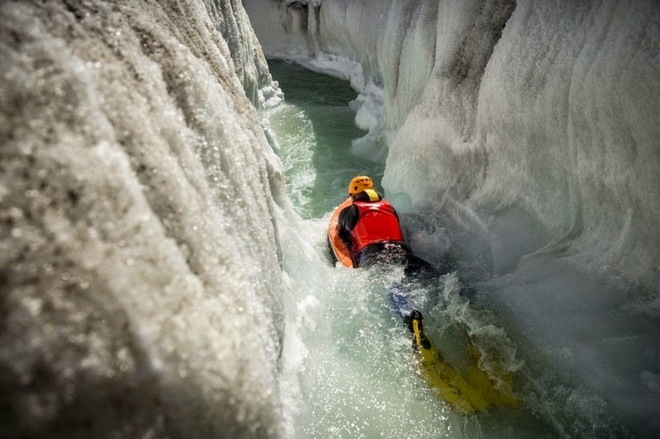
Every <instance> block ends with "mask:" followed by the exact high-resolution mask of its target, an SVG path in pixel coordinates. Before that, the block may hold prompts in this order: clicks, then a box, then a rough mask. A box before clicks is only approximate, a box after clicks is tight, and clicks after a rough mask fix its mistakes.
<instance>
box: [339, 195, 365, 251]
mask: <svg viewBox="0 0 660 439" xmlns="http://www.w3.org/2000/svg"><path fill="white" fill-rule="evenodd" d="M359 215H360V213H359V211H358V209H357V207H355V206H353V205H351V206H348V207H346V208H344V209H343V210H342V211H341V212H339V216H338V218H337V228H338V230H337V232H338V233H337V235H338V236H339V239H341V240H342V241H343V242H344V244H346V246H347V247H348V248H349V250H352V248H353V242H352V241H351V233H350V232H351V230H353V228H354V227H355V225H356V224H357V221H358V217H359Z"/></svg>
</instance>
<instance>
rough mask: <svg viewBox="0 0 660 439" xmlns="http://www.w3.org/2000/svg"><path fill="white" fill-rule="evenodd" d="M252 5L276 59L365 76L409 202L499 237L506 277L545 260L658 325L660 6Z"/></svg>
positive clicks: (393, 175)
mask: <svg viewBox="0 0 660 439" xmlns="http://www.w3.org/2000/svg"><path fill="white" fill-rule="evenodd" d="M245 3H246V9H247V10H248V12H249V13H250V16H251V20H252V22H253V24H254V26H255V29H256V30H257V33H258V34H259V36H260V40H261V41H262V44H263V46H264V50H265V51H266V53H267V54H268V55H269V56H274V57H288V58H294V59H295V58H298V59H299V60H300V61H301V62H303V63H306V64H307V65H309V66H312V67H313V66H314V65H315V64H316V65H318V63H319V62H320V60H321V59H322V58H324V59H326V60H327V59H328V58H329V57H330V55H334V56H338V57H345V58H348V59H352V60H354V61H357V62H359V63H360V64H361V66H362V74H363V77H362V79H361V84H358V88H360V87H362V89H361V90H362V91H365V93H363V96H362V97H361V99H359V100H358V102H357V103H358V104H363V103H367V105H363V106H362V108H361V110H364V109H366V108H368V107H369V103H374V102H376V104H378V102H377V101H378V100H380V101H382V109H381V110H380V113H382V116H380V120H379V121H372V122H371V124H372V125H373V126H377V128H378V132H377V133H374V132H373V130H372V132H370V135H379V136H380V137H381V138H382V139H384V140H385V142H384V143H385V144H387V145H389V152H388V155H387V170H386V172H385V177H384V181H383V185H384V186H385V188H386V189H387V191H388V195H389V196H390V197H391V198H393V199H395V200H396V201H397V203H398V205H399V206H401V207H404V206H407V207H408V208H410V209H411V210H412V209H414V210H424V211H429V210H431V211H436V210H439V209H442V210H444V211H449V212H450V213H451V214H452V215H453V216H454V217H455V219H456V220H457V221H458V222H459V223H462V225H463V226H464V227H466V228H468V229H471V231H472V232H473V233H474V234H475V235H480V236H487V238H484V239H485V240H486V241H488V243H487V245H488V246H489V247H490V251H491V252H492V255H493V261H492V264H493V267H494V269H495V270H496V271H497V272H500V273H502V272H506V271H510V270H512V269H513V268H515V266H516V265H517V263H518V261H519V259H520V257H521V256H523V255H525V254H529V253H532V252H534V251H537V250H540V249H542V248H543V249H544V251H550V252H554V253H555V254H557V255H562V256H568V257H570V259H571V261H572V263H573V264H574V265H575V266H579V267H580V269H582V270H584V271H586V272H590V273H596V274H598V275H602V276H604V277H606V278H608V279H609V280H610V281H614V282H620V283H621V285H623V286H624V288H626V289H634V290H636V291H638V292H646V293H649V294H650V296H648V297H650V302H648V303H647V305H649V306H650V307H651V308H650V311H649V312H650V313H652V314H657V313H658V301H657V297H658V295H657V285H658V284H659V281H660V278H659V272H658V269H657V267H658V263H659V262H660V231H659V230H658V226H657V221H656V220H655V218H657V217H658V214H660V197H659V196H658V190H657V188H658V187H660V148H659V147H658V145H659V143H658V142H659V139H660V129H659V127H658V124H657V123H656V120H657V117H658V114H660V99H658V90H659V89H660V80H659V79H658V78H660V75H658V71H659V67H660V66H659V62H660V61H659V58H658V46H659V39H660V36H659V35H660V31H659V26H660V25H659V23H660V8H658V6H657V2H654V1H651V0H646V1H639V2H629V1H615V0H610V1H605V2H596V1H590V2H581V3H579V4H578V3H575V2H569V1H556V2H545V1H532V0H530V1H518V2H516V1H512V0H498V1H483V0H471V1H462V2H453V1H440V2H431V1H407V2H399V1H388V0H382V1H359V0H358V1H350V2H346V1H333V0H325V1H323V2H321V3H319V2H307V1H287V2H280V3H281V4H280V5H279V6H278V4H277V3H275V2H260V1H258V0H246V2H245ZM269 8H270V9H269ZM264 11H271V12H268V13H264ZM272 11H276V12H272ZM273 16H280V17H282V18H281V19H280V21H279V23H273V22H272V17H273ZM261 17H271V25H270V26H268V27H264V26H263V24H261V21H262V20H263V18H261ZM312 21H316V22H317V24H315V25H314V26H310V25H309V23H310V22H312ZM310 29H312V30H313V33H312V32H311V31H310ZM304 54H307V58H308V59H302V58H304V56H303V55H304ZM330 72H332V71H330ZM370 86H375V87H376V88H378V89H379V90H381V94H380V95H379V94H378V93H370V92H369V90H370V88H369V87H370ZM376 106H377V105H376ZM369 112H370V113H371V114H376V115H377V116H378V111H373V110H369ZM360 117H361V113H360V112H359V113H358V122H359V121H360ZM362 119H363V120H365V119H364V118H362ZM374 156H378V154H376V153H374ZM474 212H477V213H478V215H475V214H474ZM650 292H654V293H650ZM643 294H645V293H642V295H643ZM645 306H646V305H645Z"/></svg>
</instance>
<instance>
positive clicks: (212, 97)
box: [0, 0, 287, 438]
mask: <svg viewBox="0 0 660 439" xmlns="http://www.w3.org/2000/svg"><path fill="white" fill-rule="evenodd" d="M0 57H1V58H2V62H1V63H0V75H1V78H2V80H0V169H1V172H0V288H1V291H0V293H1V294H0V315H1V317H0V383H1V384H0V385H1V386H2V390H1V391H0V407H1V410H0V430H2V436H3V437H28V436H29V437H67V438H71V437H101V438H102V437H277V436H278V435H279V434H280V433H281V427H280V419H279V418H280V407H279V397H278V388H277V382H276V373H277V367H278V366H277V365H278V361H279V360H278V358H279V354H280V349H281V344H280V339H281V337H282V327H283V320H282V315H281V309H282V304H281V297H280V296H281V294H282V288H283V285H282V267H281V257H280V248H279V242H280V240H279V233H280V231H281V229H282V228H283V227H285V224H286V221H284V220H283V216H284V215H286V212H287V210H286V208H283V207H282V206H283V205H285V204H286V196H285V194H284V185H283V183H282V175H281V171H280V164H279V160H278V159H277V158H276V157H275V156H274V154H273V152H272V150H271V147H270V145H269V144H268V141H267V139H266V136H265V135H264V132H263V130H262V126H261V122H262V121H261V116H260V115H259V113H258V112H257V110H256V109H255V105H256V106H260V105H266V102H267V100H268V99H269V98H272V97H275V98H276V97H277V96H276V95H277V90H276V88H274V87H271V84H270V76H269V74H268V72H267V70H266V68H265V65H266V64H265V61H264V58H263V55H262V53H261V50H260V48H259V46H258V44H257V43H256V40H255V38H254V34H253V33H252V31H251V28H250V26H249V23H247V21H246V16H245V12H244V11H243V9H242V6H241V4H240V2H237V1H229V0H227V1H220V0H218V1H212V0H208V1H194V0H180V1H173V2H171V1H156V0H135V1H132V0H129V1H123V2H105V1H75V0H74V1H66V2H59V1H58V2H32V1H11V2H2V3H1V4H0ZM253 104H254V105H253ZM278 203H279V204H278Z"/></svg>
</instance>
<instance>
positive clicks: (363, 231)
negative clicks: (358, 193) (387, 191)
mask: <svg viewBox="0 0 660 439" xmlns="http://www.w3.org/2000/svg"><path fill="white" fill-rule="evenodd" d="M353 205H354V206H355V207H357V208H358V212H359V214H360V215H359V217H358V222H357V224H356V225H355V227H354V228H353V230H351V232H350V233H351V239H352V241H353V252H354V253H355V254H356V255H357V254H359V253H360V252H361V251H362V250H363V249H364V248H365V247H366V246H368V245H370V244H376V243H378V242H391V241H400V242H403V232H401V226H400V225H399V219H398V218H397V216H396V213H394V208H393V207H392V205H391V204H390V203H388V202H387V201H385V200H380V201H376V202H374V203H367V202H364V201H355V202H353Z"/></svg>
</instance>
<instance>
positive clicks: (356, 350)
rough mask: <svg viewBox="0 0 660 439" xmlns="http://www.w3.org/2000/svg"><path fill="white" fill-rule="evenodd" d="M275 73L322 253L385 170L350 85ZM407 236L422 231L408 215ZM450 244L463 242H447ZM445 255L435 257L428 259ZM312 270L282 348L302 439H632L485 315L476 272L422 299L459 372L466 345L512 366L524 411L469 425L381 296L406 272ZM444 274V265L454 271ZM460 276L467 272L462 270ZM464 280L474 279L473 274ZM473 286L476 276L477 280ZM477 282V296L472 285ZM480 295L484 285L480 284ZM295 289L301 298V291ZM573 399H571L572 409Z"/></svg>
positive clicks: (298, 188) (291, 413)
mask: <svg viewBox="0 0 660 439" xmlns="http://www.w3.org/2000/svg"><path fill="white" fill-rule="evenodd" d="M270 68H271V72H272V74H273V77H274V79H275V80H278V81H279V83H280V86H281V87H282V90H283V91H284V93H285V96H286V98H285V103H284V105H283V106H282V107H281V108H278V109H276V110H274V111H273V112H272V113H271V124H272V127H273V129H274V131H275V137H276V138H277V140H278V143H279V146H280V148H281V150H280V155H281V157H282V159H283V161H284V164H285V173H286V176H287V179H288V182H287V184H288V190H289V192H290V196H291V198H292V199H293V200H294V203H295V204H296V208H297V209H298V210H299V211H300V212H301V213H302V215H303V216H305V217H306V218H307V220H305V225H304V227H303V229H302V230H301V233H309V234H310V236H309V240H310V241H311V242H313V243H314V245H315V248H316V249H317V250H318V252H320V253H325V252H327V250H326V249H325V231H324V230H325V226H326V224H327V220H328V215H329V213H330V212H331V210H332V209H333V208H334V207H335V206H336V205H337V204H338V203H339V201H341V199H343V197H344V193H345V187H344V186H345V184H346V182H347V181H348V179H349V178H350V177H351V176H353V175H354V174H356V173H358V172H360V173H362V172H364V173H367V174H371V175H372V176H374V177H375V178H376V180H377V181H378V180H379V178H380V175H381V174H382V167H381V165H378V164H373V163H371V164H370V163H369V162H368V161H364V160H362V159H359V158H358V157H356V156H355V155H354V154H353V152H352V149H351V142H352V140H354V139H355V138H356V136H359V135H361V132H360V131H359V130H357V129H355V128H351V127H352V126H353V121H352V120H353V118H354V112H353V111H352V110H350V108H349V104H350V100H351V99H353V98H354V96H355V93H354V92H352V91H351V89H350V88H349V87H348V84H347V83H346V82H344V81H341V80H337V79H334V78H330V77H328V76H325V75H320V74H317V73H313V72H310V71H307V70H305V69H303V68H301V67H297V66H295V65H291V64H285V63H282V62H271V63H270ZM403 222H404V225H405V226H406V227H407V229H408V230H407V233H408V234H409V235H413V236H415V235H418V234H419V233H421V231H420V230H419V229H420V228H421V227H423V225H424V223H423V222H420V221H419V220H418V219H417V218H415V217H413V216H411V215H403ZM446 239H447V240H448V241H452V240H454V241H457V240H459V239H460V237H459V236H454V235H452V234H451V232H448V236H447V237H446ZM446 251H448V248H447V247H446V246H444V247H443V246H441V248H439V249H436V250H435V254H433V251H429V250H427V252H426V255H425V256H427V257H429V259H431V260H436V261H437V260H441V259H442V256H446V255H439V254H438V253H444V252H446ZM326 266H327V267H326V268H325V269H323V268H319V267H317V268H315V269H309V264H307V267H308V269H309V276H310V280H309V283H308V285H307V288H308V289H307V290H303V291H301V290H299V291H297V292H294V293H293V296H292V297H290V298H289V299H290V301H291V303H289V305H288V308H289V310H290V311H289V314H290V315H289V319H290V321H291V323H290V325H289V327H288V331H287V339H286V341H285V373H284V378H283V380H284V383H283V387H284V388H286V389H288V392H286V391H285V392H283V393H284V394H285V396H286V395H288V397H289V398H290V399H289V400H288V402H287V407H286V411H287V413H288V423H289V424H288V431H289V434H290V435H295V437H301V438H302V437H320V438H323V437H328V438H329V437H364V438H371V437H389V438H398V437H416V438H438V437H446V438H458V437H470V438H476V437H483V438H490V437H498V438H499V437H511V438H526V437H541V438H543V437H548V438H551V437H626V436H627V435H628V433H627V431H628V430H627V429H626V428H625V427H622V426H621V425H620V423H619V421H617V420H616V419H615V418H614V417H613V415H612V413H611V411H610V409H609V408H608V406H607V404H606V403H605V401H604V400H602V399H601V398H599V397H597V396H595V395H594V394H592V393H590V392H589V391H588V390H586V389H585V388H583V387H582V386H581V385H580V384H579V383H576V382H575V381H573V380H572V379H571V378H570V377H569V376H567V375H564V374H562V373H561V372H560V371H558V370H557V369H556V368H555V366H553V364H552V362H551V361H548V359H547V358H546V357H545V356H544V355H545V354H544V353H542V352H540V351H539V350H538V349H537V348H536V347H534V346H532V345H531V344H530V342H529V340H527V339H526V337H525V336H524V335H523V334H520V333H516V329H515V325H512V324H511V322H507V321H506V320H505V319H503V318H502V317H501V316H498V314H497V313H496V312H494V311H493V310H489V309H487V308H477V307H476V306H475V305H473V304H471V303H470V301H469V300H468V297H475V296H478V295H479V293H481V292H482V291H480V290H479V289H480V288H482V289H483V288H486V287H485V286H484V285H483V284H478V283H477V282H476V281H477V279H475V277H476V276H477V275H475V274H474V273H476V272H479V270H476V271H474V272H472V273H471V272H470V270H469V269H468V267H467V265H465V264H463V265H461V264H460V263H459V264H454V267H459V268H458V269H457V270H456V271H454V272H451V273H448V274H446V275H445V276H442V277H441V278H439V279H437V280H435V281H433V282H431V283H430V284H426V285H423V286H421V287H420V288H419V290H418V291H416V292H415V294H416V295H417V300H418V303H420V304H421V305H422V306H421V308H422V310H423V311H424V313H425V315H426V319H427V325H428V328H429V331H430V333H431V335H432V337H433V338H434V339H435V340H436V341H437V342H438V345H439V346H440V347H441V348H440V349H441V351H442V352H443V354H444V355H445V356H447V358H450V359H451V361H453V362H454V363H455V364H456V365H457V366H458V367H460V365H461V364H464V362H465V361H466V360H465V349H466V347H465V344H466V343H465V341H466V340H467V338H466V337H469V339H471V340H472V341H473V342H475V344H476V345H477V346H478V349H479V350H480V351H481V352H482V353H483V354H485V356H484V358H485V360H484V361H483V363H482V367H484V368H485V369H488V368H495V367H503V368H504V369H505V370H508V371H510V372H511V373H512V374H513V375H514V376H515V378H516V380H517V382H516V383H517V384H516V385H517V388H516V392H517V393H518V395H519V397H520V399H521V401H522V403H523V404H522V406H523V408H522V409H521V410H514V409H509V410H505V409H497V410H490V411H488V412H486V413H482V414H477V415H473V416H461V415H459V414H457V413H455V412H453V411H452V410H451V409H450V408H449V407H448V406H446V405H445V404H444V403H443V402H442V401H441V400H440V399H439V398H438V397H437V396H436V395H435V394H434V393H433V391H431V390H430V389H429V388H427V387H426V385H425V383H424V382H423V380H422V379H421V378H420V377H419V376H418V375H417V373H416V369H415V366H414V365H415V362H414V357H413V353H412V349H411V339H410V335H409V333H408V332H407V330H406V329H405V328H404V326H403V325H402V324H401V322H400V320H399V318H398V317H397V316H396V315H395V314H394V313H393V312H392V310H391V305H390V303H389V301H388V298H387V294H386V292H385V289H384V285H386V284H387V283H388V282H389V281H392V280H393V279H394V280H396V279H398V276H400V275H401V273H397V272H394V273H367V272H364V271H362V270H346V269H343V268H341V267H336V268H333V267H331V266H330V263H329V260H328V262H327V263H326ZM445 267H446V265H445ZM461 267H463V268H461ZM466 273H467V274H466ZM471 276H472V278H470V277H471ZM461 281H462V282H464V283H468V284H472V285H473V287H472V288H471V289H468V288H467V287H466V286H465V285H464V284H462V283H461ZM475 285H476V286H475ZM294 290H295V289H294ZM566 401H569V403H568V404H566Z"/></svg>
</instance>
